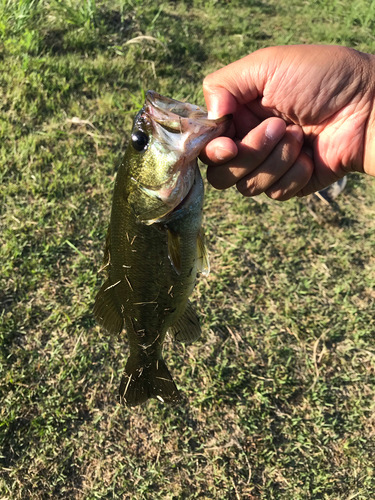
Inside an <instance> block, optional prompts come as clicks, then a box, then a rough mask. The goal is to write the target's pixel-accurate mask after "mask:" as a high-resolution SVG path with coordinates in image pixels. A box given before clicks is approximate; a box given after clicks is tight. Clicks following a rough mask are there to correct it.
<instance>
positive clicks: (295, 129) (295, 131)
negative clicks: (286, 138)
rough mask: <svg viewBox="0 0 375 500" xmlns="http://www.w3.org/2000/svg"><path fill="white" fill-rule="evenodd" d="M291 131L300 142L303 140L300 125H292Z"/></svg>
mask: <svg viewBox="0 0 375 500" xmlns="http://www.w3.org/2000/svg"><path fill="white" fill-rule="evenodd" d="M289 132H290V133H291V134H292V136H293V137H295V138H296V139H297V141H298V142H303V131H302V129H301V128H299V127H292V128H291V129H290V130H289Z"/></svg>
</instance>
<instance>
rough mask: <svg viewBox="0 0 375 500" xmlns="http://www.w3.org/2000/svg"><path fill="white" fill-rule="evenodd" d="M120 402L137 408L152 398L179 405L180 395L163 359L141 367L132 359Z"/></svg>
mask: <svg viewBox="0 0 375 500" xmlns="http://www.w3.org/2000/svg"><path fill="white" fill-rule="evenodd" d="M119 393H120V401H123V402H124V403H125V404H126V405H128V406H137V405H140V404H142V403H144V402H145V401H147V400H148V399H150V398H156V399H158V400H159V401H161V402H163V403H171V404H173V403H177V402H178V401H180V400H181V396H180V393H179V391H178V389H177V387H176V384H175V383H174V382H173V379H172V377H171V374H170V373H169V370H168V368H167V366H166V364H165V362H164V360H163V359H155V360H152V361H151V362H150V363H149V364H148V365H143V366H142V365H140V364H138V363H137V361H136V360H135V358H132V357H130V358H129V359H128V362H127V363H126V367H125V372H124V375H123V376H122V379H121V384H120V389H119Z"/></svg>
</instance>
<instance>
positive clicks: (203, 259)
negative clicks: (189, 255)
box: [197, 228, 210, 276]
mask: <svg viewBox="0 0 375 500" xmlns="http://www.w3.org/2000/svg"><path fill="white" fill-rule="evenodd" d="M205 240H206V238H205V235H204V230H203V228H200V230H199V233H198V238H197V247H198V271H199V272H200V273H202V274H203V276H208V275H209V274H210V263H209V261H208V252H207V247H206V243H205Z"/></svg>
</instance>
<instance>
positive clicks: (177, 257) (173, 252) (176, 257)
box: [167, 229, 181, 275]
mask: <svg viewBox="0 0 375 500" xmlns="http://www.w3.org/2000/svg"><path fill="white" fill-rule="evenodd" d="M167 238H168V257H169V260H170V261H171V263H172V266H173V268H174V270H175V271H176V273H177V274H178V275H180V274H181V239H180V236H179V235H178V234H177V233H174V232H172V231H171V230H170V229H168V236H167Z"/></svg>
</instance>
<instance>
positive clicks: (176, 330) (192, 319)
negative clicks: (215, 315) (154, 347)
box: [169, 302, 202, 344]
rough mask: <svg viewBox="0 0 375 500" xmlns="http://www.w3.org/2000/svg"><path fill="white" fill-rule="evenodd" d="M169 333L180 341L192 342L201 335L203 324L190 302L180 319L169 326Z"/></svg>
mask: <svg viewBox="0 0 375 500" xmlns="http://www.w3.org/2000/svg"><path fill="white" fill-rule="evenodd" d="M169 333H170V334H171V335H172V336H173V338H174V339H175V340H178V341H179V342H186V343H189V344H190V343H192V342H195V341H196V340H198V339H199V337H200V336H201V333H202V331H201V326H200V324H199V319H198V316H197V314H196V312H195V310H194V308H193V306H192V305H191V303H190V302H188V303H187V306H186V309H185V312H184V313H183V315H182V316H181V317H180V319H179V320H178V321H177V322H176V323H175V324H174V325H173V326H171V327H170V328H169Z"/></svg>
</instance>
